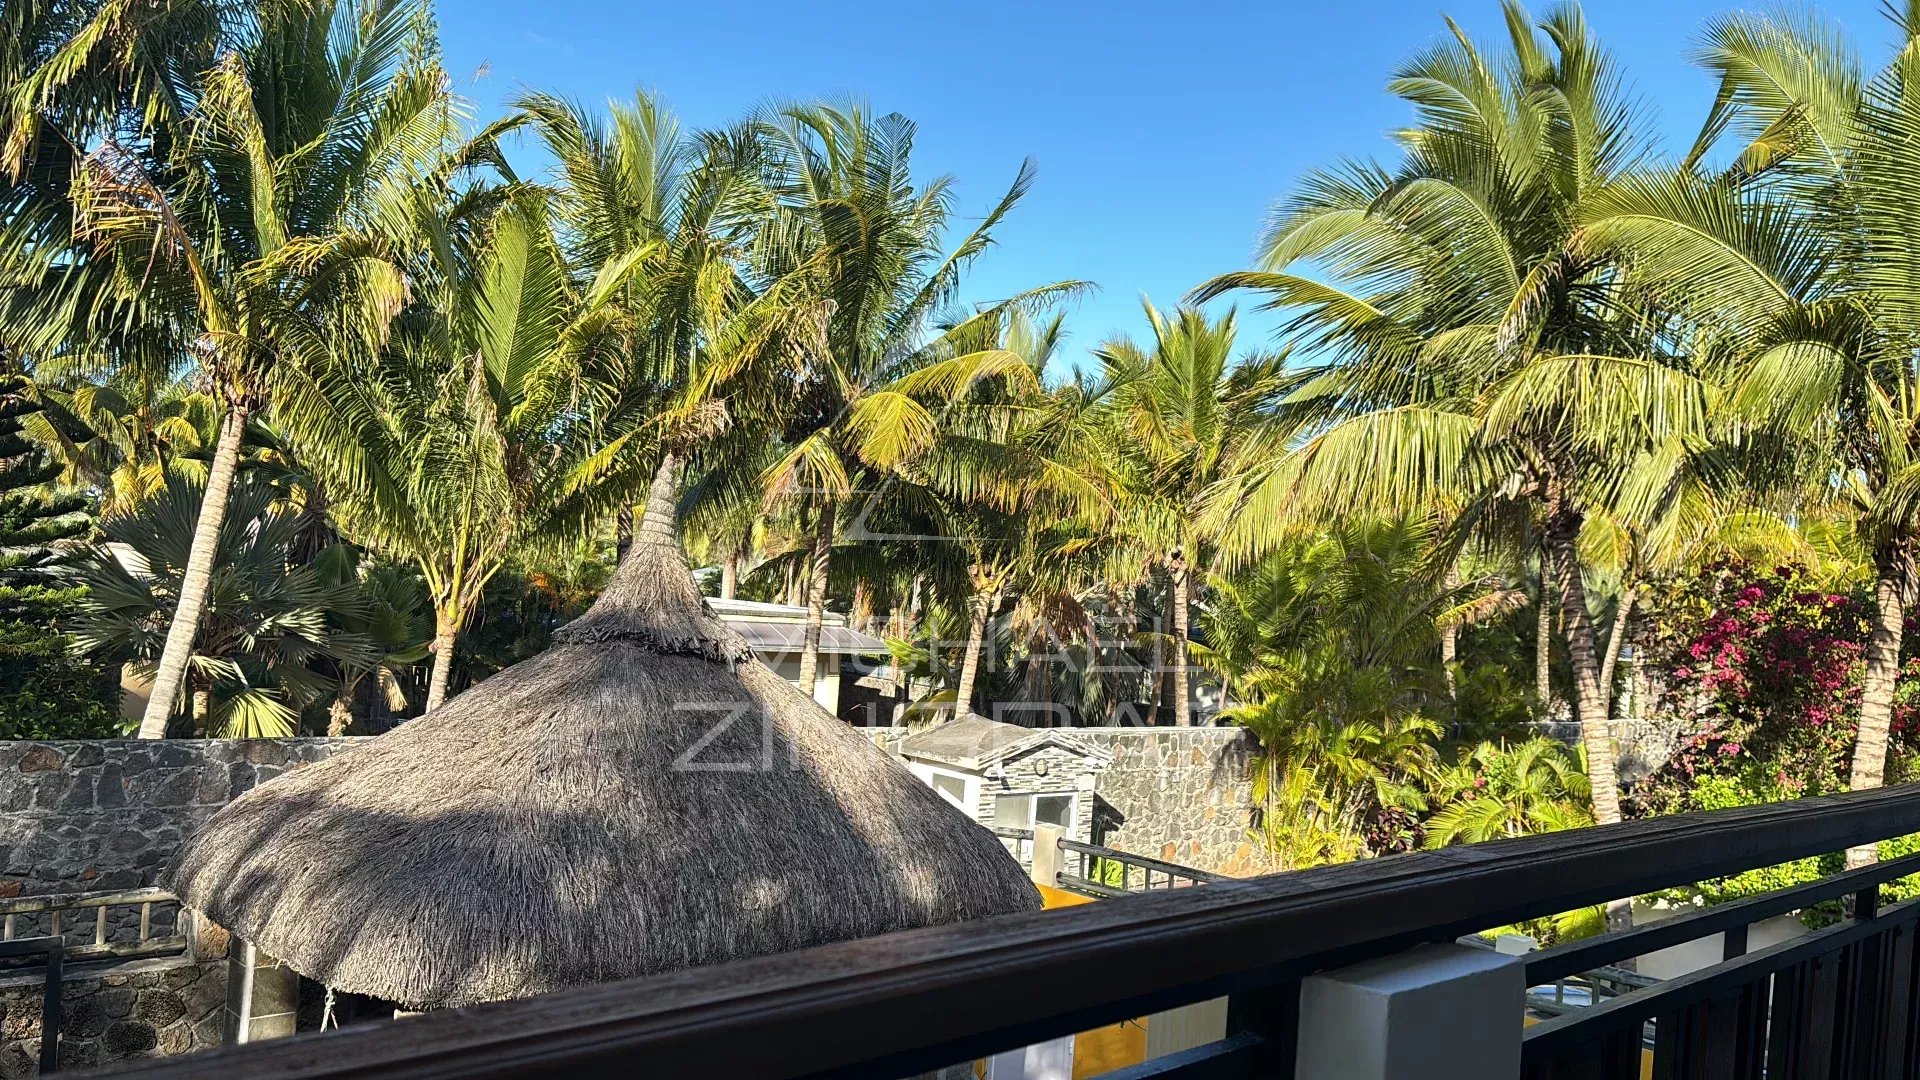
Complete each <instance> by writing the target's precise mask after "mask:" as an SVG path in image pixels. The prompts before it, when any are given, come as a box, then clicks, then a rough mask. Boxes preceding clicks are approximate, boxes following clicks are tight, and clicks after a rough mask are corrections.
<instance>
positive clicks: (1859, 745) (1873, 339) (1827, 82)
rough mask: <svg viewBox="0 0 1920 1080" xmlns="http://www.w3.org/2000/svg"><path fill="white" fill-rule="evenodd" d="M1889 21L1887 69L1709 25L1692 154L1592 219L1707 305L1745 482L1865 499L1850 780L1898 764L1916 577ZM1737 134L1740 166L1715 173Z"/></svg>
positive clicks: (1916, 37) (1637, 265)
mask: <svg viewBox="0 0 1920 1080" xmlns="http://www.w3.org/2000/svg"><path fill="white" fill-rule="evenodd" d="M1893 16H1894V19H1895V23H1896V26H1897V28H1898V32H1899V35H1900V40H1899V42H1898V44H1899V52H1898V55H1897V57H1896V58H1895V59H1894V61H1893V62H1892V63H1891V64H1890V65H1889V66H1888V67H1887V68H1886V69H1885V70H1884V71H1882V72H1881V73H1880V74H1879V75H1877V76H1875V77H1873V78H1868V77H1867V76H1866V75H1864V74H1863V73H1862V72H1861V70H1860V68H1859V66H1858V63H1857V61H1856V60H1855V58H1854V55H1853V53H1852V51H1851V50H1850V48H1848V47H1847V46H1846V44H1845V43H1844V41H1843V39H1842V38H1841V37H1840V35H1839V34H1837V33H1836V32H1835V31H1834V29H1833V28H1832V27H1831V26H1829V25H1827V24H1826V23H1825V22H1823V21H1821V20H1818V19H1813V18H1806V17H1797V16H1757V15H1744V14H1743V15H1736V16H1729V17H1727V18H1724V19H1722V20H1720V21H1718V22H1716V23H1714V24H1713V25H1712V26H1711V27H1710V28H1709V31H1708V34H1707V47H1706V49H1705V51H1704V59H1705V62H1706V64H1707V66H1708V67H1709V69H1710V70H1712V71H1714V72H1715V73H1716V74H1717V75H1718V76H1719V78H1720V81H1721V90H1720V94H1719V95H1718V97H1717V99H1716V102H1715V106H1714V109H1713V111H1712V113H1711V114H1710V115H1709V117H1708V120H1707V123H1706V125H1705V128H1704V130H1703V132H1702V134H1701V137H1700V139H1699V141H1698V143H1697V145H1696V147H1695V150H1694V153H1693V155H1692V156H1691V158H1690V160H1689V163H1688V167H1686V168H1682V169H1678V170H1673V171H1668V172H1663V173H1653V174H1646V175H1640V176H1633V177H1628V178H1624V179H1621V180H1619V181H1618V182H1616V183H1614V184H1611V185H1610V186H1609V187H1608V188H1607V189H1605V190H1604V191H1603V192H1601V193H1600V194H1599V195H1597V196H1596V198H1595V199H1593V200H1592V201H1590V203H1589V204H1588V205H1586V206H1585V207H1583V208H1582V209H1583V212H1582V215H1581V216H1582V219H1583V221H1584V223H1585V229H1584V233H1583V242H1584V243H1585V244H1587V245H1588V246H1589V247H1591V248H1593V249H1596V250H1599V249H1608V248H1611V249H1614V250H1617V251H1620V252H1622V253H1624V254H1625V256H1626V257H1627V258H1629V259H1630V260H1631V266H1632V273H1633V275H1634V276H1635V278H1636V279H1637V280H1639V281H1641V282H1644V283H1645V284H1646V286H1647V287H1648V288H1650V289H1653V290H1657V291H1658V293H1659V294H1660V295H1661V296H1662V297H1664V298H1665V299H1667V300H1668V301H1669V302H1670V303H1672V304H1674V305H1677V306H1678V305H1684V307H1685V310H1687V311H1688V312H1689V313H1691V314H1692V315H1693V316H1694V332H1695V333H1697V334H1698V335H1699V337H1700V344H1699V349H1700V352H1701V354H1702V356H1703V357H1705V358H1706V361H1707V362H1708V363H1709V364H1710V365H1712V368H1713V370H1714V372H1715V374H1716V376H1717V377H1718V378H1719V379H1720V380H1721V381H1722V382H1723V383H1724V384H1725V385H1726V386H1727V387H1728V390H1727V395H1726V401H1725V410H1724V411H1725V413H1726V414H1727V416H1728V418H1729V422H1730V427H1732V429H1733V431H1734V433H1735V435H1736V436H1737V438H1735V439H1734V440H1733V445H1734V447H1735V449H1736V450H1737V451H1738V452H1739V453H1738V458H1737V459H1738V460H1739V461H1740V462H1741V464H1743V465H1744V466H1746V468H1747V470H1748V473H1749V475H1750V477H1752V478H1753V479H1754V481H1755V482H1756V483H1757V484H1759V485H1760V486H1761V487H1762V489H1763V491H1771V492H1774V493H1778V492H1780V491H1781V490H1782V489H1787V490H1796V489H1797V490H1798V491H1799V492H1800V493H1802V496H1803V497H1804V498H1805V499H1806V500H1808V501H1810V502H1811V503H1813V504H1814V505H1815V506H1832V505H1835V504H1839V505H1845V506H1848V507H1850V509H1851V511H1852V514H1853V520H1854V522H1855V527H1856V529H1857V530H1858V532H1859V534H1860V539H1861V542H1862V546H1864V547H1865V548H1866V550H1867V551H1869V552H1870V553H1871V560H1872V564H1873V568H1874V576H1875V578H1876V586H1875V594H1876V600H1877V605H1878V616H1877V618H1876V619H1875V620H1874V627H1873V632H1872V635H1871V638H1870V640H1869V641H1868V643H1867V649H1866V671H1865V675H1864V679H1863V686H1862V693H1861V705H1860V725H1859V736H1858V740H1857V742H1856V744H1855V749H1854V755H1853V762H1852V769H1851V783H1852V786H1853V787H1854V788H1855V789H1861V788H1869V787H1877V786H1879V784H1880V783H1882V781H1883V779H1884V776H1885V769H1886V756H1887V744H1888V737H1889V729H1890V724H1891V720H1892V712H1893V692H1894V682H1895V678H1896V676H1897V674H1898V671H1899V663H1900V660H1899V657H1900V648H1901V636H1902V631H1903V624H1904V621H1905V618H1906V615H1907V613H1908V612H1909V610H1910V609H1911V608H1912V605H1913V603H1914V598H1915V591H1916V587H1917V584H1920V583H1917V582H1916V554H1917V552H1920V548H1917V546H1916V545H1920V529H1916V526H1915V524H1914V522H1915V520H1916V519H1915V512H1916V510H1920V375H1917V374H1916V370H1915V367H1914V364H1913V355H1914V349H1915V346H1916V344H1920V299H1916V291H1915V288H1914V284H1915V282H1916V281H1920V245H1916V243H1915V237H1916V236H1920V188H1917V187H1916V186H1915V184H1916V181H1920V78H1917V77H1916V76H1917V75H1920V72H1917V71H1916V70H1915V68H1914V65H1915V63H1916V58H1917V57H1920V9H1916V8H1914V7H1912V6H1911V5H1909V6H1905V7H1898V8H1895V9H1893ZM1730 140H1731V141H1733V142H1734V143H1735V144H1736V145H1735V149H1736V150H1737V152H1738V153H1737V156H1736V158H1735V160H1734V163H1733V164H1732V165H1731V166H1729V167H1728V168H1727V169H1725V170H1724V171H1723V172H1722V173H1720V174H1718V175H1705V174H1704V173H1703V170H1704V168H1705V166H1704V160H1705V158H1706V156H1707V155H1708V154H1709V153H1711V152H1712V151H1713V150H1714V149H1715V148H1716V147H1718V146H1720V145H1721V144H1723V143H1725V142H1727V141H1730ZM1872 857H1873V852H1872V850H1871V849H1861V850H1856V851H1852V852H1849V863H1850V864H1851V865H1859V864H1860V863H1862V862H1864V861H1870V860H1871V859H1872Z"/></svg>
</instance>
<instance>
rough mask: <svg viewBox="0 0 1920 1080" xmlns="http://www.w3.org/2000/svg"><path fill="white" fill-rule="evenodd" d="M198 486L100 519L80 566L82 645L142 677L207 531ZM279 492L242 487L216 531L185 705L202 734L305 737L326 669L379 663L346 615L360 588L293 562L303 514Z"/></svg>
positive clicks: (177, 485)
mask: <svg viewBox="0 0 1920 1080" xmlns="http://www.w3.org/2000/svg"><path fill="white" fill-rule="evenodd" d="M199 486H200V485H199V484H197V483H195V482H193V481H190V480H186V479H182V478H180V477H174V478H173V479H172V480H170V481H169V482H168V484H167V487H166V490H165V491H164V493H163V494H161V495H160V496H158V497H156V498H154V499H152V500H149V501H147V502H145V503H143V504H141V506H140V507H139V508H138V509H137V510H135V511H134V512H133V513H131V514H128V515H125V516H122V517H118V518H109V519H107V520H105V521H103V522H102V523H101V526H100V528H101V531H102V532H103V533H104V534H105V537H106V540H105V543H104V544H102V545H99V546H96V547H94V548H92V549H90V550H89V551H88V552H87V554H86V555H85V556H84V557H83V558H81V559H80V560H79V561H78V563H77V574H76V576H77V578H78V580H79V581H80V582H81V583H83V584H84V585H85V586H86V588H87V591H86V594H85V596H84V597H82V599H81V600H80V601H79V603H78V605H77V607H76V610H75V614H74V640H75V642H76V644H77V645H78V647H79V648H81V649H84V650H86V651H87V652H89V653H91V654H92V655H93V656H94V657H96V658H97V659H99V660H102V661H105V662H108V663H124V664H130V665H132V666H133V667H134V670H135V671H136V672H139V673H141V674H147V673H150V672H151V671H152V670H153V668H154V666H155V665H156V664H157V663H158V662H159V659H160V657H161V656H163V655H164V649H165V644H166V640H167V633H168V629H169V628H170V627H171V626H172V625H173V621H174V619H173V610H172V609H173V607H174V606H175V605H176V604H178V603H179V602H180V597H181V595H182V593H183V591H184V588H185V581H186V572H187V564H188V562H189V560H190V557H191V552H192V548H193V542H194V539H195V537H196V536H197V535H198V532H197V527H196V522H197V520H198V518H199V516H200V515H199V509H198V508H199V507H200V505H201V501H202V495H201V492H200V491H199ZM277 497H278V493H277V492H276V491H275V490H274V489H273V488H272V487H270V486H269V485H266V484H259V483H253V482H250V481H245V480H243V481H241V482H240V483H238V484H236V485H235V491H234V497H233V502H232V509H233V512H232V513H230V514H229V515H227V518H226V520H225V522H224V523H223V524H222V527H221V531H220V535H219V536H218V537H217V542H216V545H215V552H216V554H217V556H218V558H217V560H216V563H215V566H214V570H213V573H212V574H211V575H210V579H209V582H208V587H207V610H206V617H205V618H204V619H202V620H201V621H200V622H199V624H198V630H197V632H196V634H195V637H194V640H193V651H192V652H191V653H190V654H189V659H188V678H189V683H188V685H189V686H190V687H191V689H192V693H191V695H190V701H191V707H190V708H189V709H187V710H185V712H186V714H187V718H188V719H189V721H190V723H191V726H192V727H193V728H194V730H196V731H197V732H199V733H200V734H201V735H202V736H213V735H220V736H223V737H227V738H277V737H282V736H287V735H293V734H296V733H297V730H298V724H299V715H300V711H301V709H302V708H303V707H304V706H305V705H307V704H308V703H310V702H312V701H314V700H316V699H317V698H318V697H320V696H321V695H322V694H323V693H324V692H325V689H326V686H327V682H328V680H327V679H326V678H325V677H324V676H323V675H321V674H320V673H319V672H318V671H316V670H315V665H316V664H318V663H332V664H339V665H347V666H354V665H364V664H366V663H368V662H370V661H371V660H372V658H373V652H372V649H371V648H370V646H369V644H368V642H367V641H366V639H365V638H364V637H363V636H361V635H360V634H357V633H353V632H350V631H347V630H343V629H342V628H341V623H340V622H339V620H340V618H341V617H342V616H346V617H348V618H351V617H353V616H354V615H355V614H357V613H358V612H359V611H360V610H361V608H362V606H363V601H362V598H361V596H360V594H359V591H358V589H357V588H356V587H355V584H354V583H352V582H334V581H329V580H327V579H326V578H325V577H323V576H322V575H321V574H320V573H319V572H318V571H316V570H315V569H314V568H313V567H311V566H303V565H299V564H297V563H294V562H292V561H291V560H290V558H289V548H290V546H291V545H292V543H293V541H294V537H295V533H296V531H297V529H298V525H299V522H298V514H297V513H295V512H293V511H291V510H290V509H288V508H286V507H285V506H284V505H282V504H278V503H277V502H276V500H277Z"/></svg>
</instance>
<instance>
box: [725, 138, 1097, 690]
mask: <svg viewBox="0 0 1920 1080" xmlns="http://www.w3.org/2000/svg"><path fill="white" fill-rule="evenodd" d="M757 134H758V137H759V139H760V141H761V143H762V145H763V146H764V147H765V149H766V150H767V152H768V154H769V155H770V168H771V170H772V175H773V181H772V194H773V198H774V201H773V206H772V212H771V214H770V216H769V218H768V220H767V221H766V222H765V223H764V224H763V225H762V227H761V229H760V232H759V242H758V244H757V247H756V253H755V255H756V259H755V263H756V271H757V273H758V274H760V275H761V276H763V277H765V278H768V279H777V280H782V281H785V282H788V283H790V284H792V285H793V286H794V287H795V288H796V289H798V290H802V291H804V293H805V294H806V295H807V296H808V297H809V298H810V299H812V300H813V301H814V302H815V303H816V304H817V305H818V311H819V313H820V317H819V319H818V324H817V326H816V327H815V328H814V332H812V333H811V334H809V335H806V336H804V337H803V338H797V339H796V341H797V344H798V345H799V352H798V354H797V359H798V362H797V363H796V364H795V365H794V366H793V367H792V368H791V369H790V370H789V371H788V373H787V374H786V376H785V377H784V380H783V382H782V383H781V387H782V390H783V392H784V397H785V401H784V407H783V408H782V410H781V412H780V417H781V422H780V425H779V432H778V434H779V437H780V440H781V443H782V445H783V448H784V449H785V451H786V453H785V455H784V456H783V457H782V458H781V459H780V460H779V461H777V462H776V463H775V464H774V465H773V466H772V467H771V468H769V469H767V470H765V471H764V472H763V473H762V474H761V476H760V477H759V486H760V489H761V491H762V493H763V497H764V501H765V502H766V503H767V504H768V505H769V506H770V507H773V506H781V507H797V508H798V509H799V511H800V512H801V513H802V514H803V515H804V518H805V520H806V522H807V525H808V529H807V532H808V545H807V546H808V565H807V592H806V605H807V622H806V630H805V636H804V643H803V647H802V650H801V657H800V683H801V687H802V688H803V689H805V690H807V691H809V692H811V690H812V688H813V685H814V683H815V681H816V679H817V678H818V675H819V657H820V630H821V626H822V623H823V621H824V615H825V611H826V602H827V591H828V573H829V570H830V564H831V561H832V556H833V549H834V544H835V540H836V537H837V536H838V535H839V530H840V529H841V527H842V518H843V517H845V516H846V515H847V514H848V513H849V512H850V509H849V505H848V504H849V503H850V502H851V501H852V499H853V497H854V494H855V492H856V491H860V490H862V489H871V488H872V486H873V485H874V484H876V483H878V482H879V481H880V480H881V479H882V478H885V477H888V476H890V475H892V474H893V473H894V472H895V471H896V470H897V469H898V468H899V466H900V465H901V464H902V463H904V462H906V461H908V460H910V459H912V458H914V457H916V456H918V455H920V454H922V453H925V452H926V451H927V450H928V449H929V448H930V447H931V446H932V445H933V444H934V443H935V442H936V441H937V440H938V438H939V436H940V433H941V424H940V421H939V419H938V418H937V416H936V414H935V412H934V410H933V408H932V407H930V405H929V402H934V403H938V402H947V401H953V400H955V399H958V398H960V397H961V396H963V395H964V394H965V393H966V392H968V391H969V390H970V389H971V388H972V387H973V386H975V385H977V384H978V383H979V382H980V381H981V380H982V379H987V378H1001V379H1007V380H1011V381H1014V382H1017V383H1020V384H1023V385H1029V386H1031V385H1032V384H1033V383H1034V382H1035V379H1034V376H1033V372H1032V369H1030V368H1029V367H1028V366H1027V365H1026V363H1025V361H1023V360H1022V359H1021V358H1020V357H1018V356H1015V355H1013V354H1011V353H1007V352H1004V351H1001V350H996V349H978V348H974V347H973V346H975V345H977V344H978V343H979V339H980V331H981V328H982V327H983V326H994V325H998V324H999V322H1000V320H1001V319H1003V318H1004V316H1005V314H1006V313H1007V312H1009V311H1011V310H1014V309H1017V308H1023V307H1027V308H1030V307H1033V306H1036V305H1038V304H1042V303H1045V302H1049V301H1051V300H1052V299H1055V298H1058V297H1060V296H1062V295H1066V294H1070V293H1072V292H1074V291H1076V290H1077V289H1079V288H1081V286H1080V284H1079V283H1077V282H1062V283H1057V284H1054V285H1050V286H1046V287H1043V288H1040V289H1035V290H1031V291H1029V292H1026V293H1023V294H1021V295H1019V296H1017V297H1014V298H1011V299H1008V300H1005V301H1001V302H999V303H997V304H993V305H989V306H987V307H985V308H982V309H980V310H978V311H976V312H973V313H971V314H958V315H956V314H955V313H953V312H952V311H950V310H949V309H950V308H951V307H952V305H953V304H954V302H955V300H956V299H957V295H958V292H959V289H960V286H961V283H962V280H963V277H964V274H965V273H966V271H967V269H968V267H970V266H971V265H972V264H973V263H974V261H975V260H977V259H978V258H979V257H980V255H981V254H983V253H984V252H985V251H986V250H987V248H989V247H991V246H992V244H993V242H994V241H993V236H994V231H995V230H996V229H997V228H998V227H999V225H1000V223H1001V222H1002V221H1003V220H1004V219H1005V218H1006V216H1007V214H1008V213H1010V212H1011V211H1012V210H1013V208H1014V207H1015V206H1016V205H1017V204H1018V203H1019V201H1020V199H1021V197H1022V196H1023V195H1024V194H1025V193H1026V190H1027V188H1028V187H1029V186H1030V185H1031V183H1032V181H1033V172H1032V168H1031V165H1030V164H1029V165H1026V166H1023V167H1022V168H1021V170H1020V173H1019V175H1018V176H1017V177H1016V178H1015V180H1014V183H1013V186H1012V187H1011V188H1009V189H1008V191H1007V193H1006V195H1005V196H1004V197H1003V198H1002V199H1001V200H1000V201H999V203H998V204H996V205H995V206H994V207H993V209H991V210H990V211H989V212H988V213H987V215H986V217H985V219H984V220H983V221H982V222H981V223H980V224H979V225H978V226H976V227H975V228H974V229H972V230H971V231H969V232H968V233H967V234H966V235H965V236H963V237H962V238H961V240H960V242H959V243H958V244H957V245H955V246H953V247H952V248H951V249H948V248H946V247H944V246H943V242H944V239H945V234H946V232H947V229H948V228H949V226H950V225H952V223H953V218H954V212H953V197H954V196H953V189H952V181H951V180H950V179H948V178H944V177H943V178H939V179H935V180H932V181H930V182H927V183H926V184H924V185H921V186H916V185H915V183H914V179H913V175H912V149H913V134H914V126H913V124H912V123H911V122H910V121H908V120H907V119H906V118H904V117H902V116H899V115H897V114H894V115H887V116H880V117H875V116H873V115H871V114H870V113H868V112H867V111H865V110H864V109H861V108H857V107H855V108H834V107H829V106H791V107H787V108H784V109H781V110H779V111H778V112H777V113H776V114H775V115H773V116H771V117H769V118H767V119H766V120H764V121H763V122H762V123H760V124H759V125H758V127H757Z"/></svg>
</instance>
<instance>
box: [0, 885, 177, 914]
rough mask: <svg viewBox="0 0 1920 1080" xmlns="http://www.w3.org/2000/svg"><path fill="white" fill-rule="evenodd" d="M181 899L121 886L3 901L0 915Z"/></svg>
mask: <svg viewBox="0 0 1920 1080" xmlns="http://www.w3.org/2000/svg"><path fill="white" fill-rule="evenodd" d="M177 902H178V901H177V900H176V898H175V897H174V895H173V894H172V893H170V892H168V891H167V890H165V889H152V888H147V889H119V890H116V891H109V892H79V893H41V894H38V895H35V896H15V897H10V898H8V899H5V900H0V915H27V914H33V913H36V912H41V911H52V910H55V909H56V908H59V909H66V910H71V909H73V908H91V907H121V906H129V907H130V906H132V905H134V904H171V903H177Z"/></svg>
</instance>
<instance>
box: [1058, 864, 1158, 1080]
mask: <svg viewBox="0 0 1920 1080" xmlns="http://www.w3.org/2000/svg"><path fill="white" fill-rule="evenodd" d="M1038 888H1039V889H1040V899H1041V901H1042V902H1043V903H1044V904H1045V905H1046V907H1047V908H1048V909H1049V910H1051V909H1053V908H1063V907H1077V906H1079V905H1081V904H1091V903H1093V897H1091V896H1081V895H1079V894H1078V893H1070V892H1066V891H1064V890H1062V889H1056V888H1053V887H1052V886H1049V885H1041V886H1038ZM1145 1060H1147V1022H1146V1020H1145V1019H1144V1018H1142V1019H1137V1020H1122V1021H1121V1022H1120V1023H1118V1024H1109V1025H1107V1026H1106V1027H1103V1028H1095V1029H1093V1030H1092V1031H1083V1032H1081V1033H1080V1034H1078V1035H1075V1036H1074V1037H1073V1080H1088V1078H1089V1077H1094V1076H1099V1075H1100V1074H1101V1073H1109V1072H1112V1071H1113V1070H1115V1069H1124V1068H1126V1067H1127V1066H1129V1065H1138V1064H1140V1063H1141V1062H1143V1061H1145Z"/></svg>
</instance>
